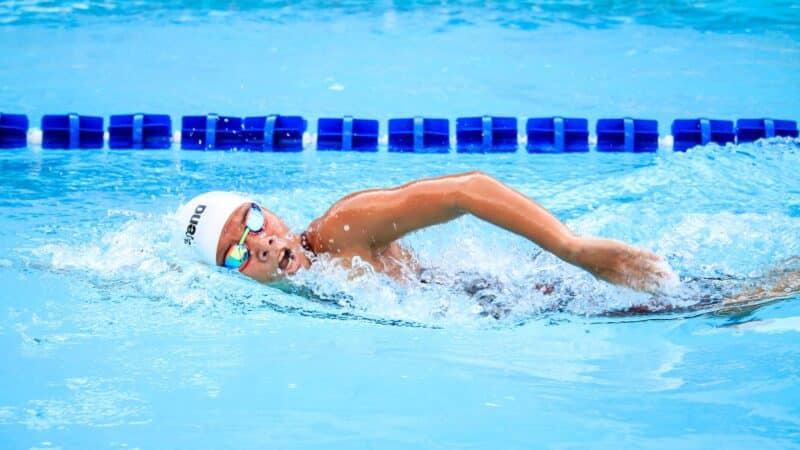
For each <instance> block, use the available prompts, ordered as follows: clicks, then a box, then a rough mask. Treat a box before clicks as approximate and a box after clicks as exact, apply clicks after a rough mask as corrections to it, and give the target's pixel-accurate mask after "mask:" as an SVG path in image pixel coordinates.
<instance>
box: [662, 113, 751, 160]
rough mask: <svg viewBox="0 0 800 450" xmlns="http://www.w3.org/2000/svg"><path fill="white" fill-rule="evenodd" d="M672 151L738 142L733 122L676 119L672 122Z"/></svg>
mask: <svg viewBox="0 0 800 450" xmlns="http://www.w3.org/2000/svg"><path fill="white" fill-rule="evenodd" d="M672 138H673V144H672V149H673V150H675V151H676V152H682V151H686V150H688V149H690V148H692V147H695V146H698V145H706V144H710V143H715V144H719V145H725V144H728V143H733V142H734V141H735V140H736V131H735V129H734V126H733V121H732V120H715V119H706V118H700V119H675V120H674V121H673V122H672Z"/></svg>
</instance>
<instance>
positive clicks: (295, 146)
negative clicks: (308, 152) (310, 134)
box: [242, 114, 308, 152]
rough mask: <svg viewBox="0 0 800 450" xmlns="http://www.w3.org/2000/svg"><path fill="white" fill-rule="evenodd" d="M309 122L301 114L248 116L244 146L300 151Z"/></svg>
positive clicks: (247, 147) (271, 150) (258, 148)
mask: <svg viewBox="0 0 800 450" xmlns="http://www.w3.org/2000/svg"><path fill="white" fill-rule="evenodd" d="M307 126H308V123H307V122H306V120H305V119H304V118H303V117H301V116H280V115H277V114H271V115H269V116H258V117H246V118H245V119H244V129H243V132H242V136H243V139H244V148H245V149H247V150H252V151H260V152H299V151H302V150H303V133H305V131H306V128H307Z"/></svg>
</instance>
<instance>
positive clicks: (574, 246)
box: [558, 236, 583, 264]
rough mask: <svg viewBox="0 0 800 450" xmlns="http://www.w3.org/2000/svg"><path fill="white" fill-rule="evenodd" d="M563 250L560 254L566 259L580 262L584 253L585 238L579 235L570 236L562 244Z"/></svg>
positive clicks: (570, 261)
mask: <svg viewBox="0 0 800 450" xmlns="http://www.w3.org/2000/svg"><path fill="white" fill-rule="evenodd" d="M561 247H562V251H561V254H560V255H558V256H560V257H561V259H563V260H564V261H566V262H568V263H572V264H578V262H579V260H580V259H581V255H582V253H583V240H582V239H581V238H580V237H579V236H570V237H569V238H567V239H565V240H564V242H563V243H562V244H561Z"/></svg>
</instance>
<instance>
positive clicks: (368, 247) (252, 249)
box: [178, 172, 677, 294]
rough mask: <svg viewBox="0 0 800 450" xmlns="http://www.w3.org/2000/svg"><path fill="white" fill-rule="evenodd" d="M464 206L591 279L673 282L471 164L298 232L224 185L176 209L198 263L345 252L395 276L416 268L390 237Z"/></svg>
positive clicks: (345, 259) (252, 270)
mask: <svg viewBox="0 0 800 450" xmlns="http://www.w3.org/2000/svg"><path fill="white" fill-rule="evenodd" d="M465 214H470V215H472V216H475V217H477V218H479V219H481V220H484V221H486V222H489V223H492V224H494V225H496V226H499V227H501V228H503V229H505V230H508V231H510V232H512V233H515V234H518V235H520V236H522V237H525V238H527V239H528V240H529V241H531V242H532V243H534V244H536V245H538V246H539V247H541V248H542V249H544V250H546V251H548V252H550V253H552V254H554V255H555V256H557V257H558V258H560V259H562V260H564V261H566V262H568V263H570V264H573V265H575V266H577V267H580V268H582V269H584V270H586V271H588V272H589V273H591V274H592V275H594V276H595V277H596V278H598V279H601V280H604V281H607V282H609V283H613V284H617V285H622V286H626V287H629V288H631V289H634V290H637V291H645V292H650V293H653V294H661V293H663V292H664V290H665V289H666V288H667V287H669V286H670V285H671V284H674V283H676V282H677V277H676V276H675V275H674V273H673V272H672V270H671V269H670V268H669V265H668V264H667V263H666V262H665V261H664V260H662V259H661V258H660V257H659V256H657V255H655V254H654V253H651V252H650V251H647V250H645V249H641V248H637V247H634V246H631V245H628V244H626V243H623V242H620V241H616V240H611V239H603V238H597V237H586V236H577V235H576V234H575V233H573V232H572V231H571V230H570V229H569V228H567V226H566V225H564V224H563V223H562V222H561V221H559V220H558V219H557V218H556V217H555V216H554V215H553V214H551V213H550V212H548V211H547V210H546V209H545V208H543V207H542V206H541V205H539V204H538V203H536V202H535V201H534V200H532V199H530V198H528V197H526V196H525V195H523V194H521V193H519V192H517V191H515V190H514V189H512V188H511V187H509V186H507V185H505V184H503V183H501V182H500V181H498V180H496V179H494V178H492V177H490V176H488V175H486V174H484V173H481V172H468V173H463V174H457V175H450V176H443V177H439V178H429V179H421V180H417V181H413V182H410V183H407V184H404V185H402V186H399V187H395V188H391V189H372V190H366V191H361V192H356V193H353V194H350V195H348V196H346V197H344V198H342V199H341V200H339V201H337V202H336V203H334V204H333V206H331V207H330V208H329V209H328V211H327V212H325V214H323V215H322V216H321V217H319V218H317V219H315V220H314V221H313V222H311V224H310V225H309V226H308V227H307V229H306V230H304V231H302V232H300V233H293V232H291V231H290V230H289V228H288V227H287V226H286V224H284V223H283V221H281V219H280V218H279V217H278V216H276V215H275V214H274V213H273V212H271V211H270V210H269V209H267V208H265V207H264V206H262V205H259V204H257V203H256V202H254V201H252V200H250V199H248V198H245V197H242V196H239V195H236V194H232V193H227V192H208V193H205V194H201V195H199V196H197V197H195V198H194V199H192V200H191V201H189V202H188V203H186V204H185V205H183V206H182V207H181V208H180V210H179V211H178V218H179V220H180V221H181V225H180V226H181V228H180V230H181V238H182V240H183V242H184V244H186V245H188V246H189V247H191V249H193V251H194V252H195V253H196V255H197V256H198V257H199V258H200V259H201V260H202V261H205V262H206V263H208V264H213V265H217V266H222V267H226V268H229V269H231V270H237V271H239V272H241V273H242V274H243V275H245V276H248V277H250V278H253V279H255V280H258V281H260V282H263V283H273V282H277V281H281V280H283V279H285V278H287V277H289V278H290V277H291V276H292V275H293V274H295V273H297V272H298V271H301V270H304V269H308V268H309V267H310V266H311V264H313V262H314V259H315V256H318V255H322V254H327V255H330V256H331V257H332V258H335V260H336V261H338V262H339V263H340V264H342V266H344V267H345V268H350V267H351V264H352V262H353V261H354V259H356V258H359V259H360V260H361V261H363V262H366V263H369V264H370V265H371V266H372V267H373V268H374V270H375V271H377V272H382V273H385V274H387V275H388V276H390V277H392V278H394V279H397V280H402V279H404V277H408V274H417V273H419V272H420V267H419V266H418V264H417V262H416V261H415V259H414V257H413V255H412V253H411V252H410V251H409V250H408V249H407V248H405V247H403V245H402V244H401V243H400V242H399V239H400V238H402V237H403V236H405V235H407V234H409V233H412V232H414V231H416V230H420V229H422V228H426V227H430V226H433V225H437V224H441V223H445V222H449V221H451V220H453V219H456V218H458V217H461V216H463V215H465Z"/></svg>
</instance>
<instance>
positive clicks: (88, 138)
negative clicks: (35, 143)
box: [42, 113, 104, 149]
mask: <svg viewBox="0 0 800 450" xmlns="http://www.w3.org/2000/svg"><path fill="white" fill-rule="evenodd" d="M103 144H104V139H103V118H102V117H96V116H81V115H79V114H75V113H71V114H48V115H45V116H43V117H42V148H46V149H78V148H81V149H100V148H103Z"/></svg>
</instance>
